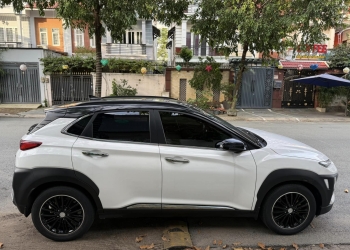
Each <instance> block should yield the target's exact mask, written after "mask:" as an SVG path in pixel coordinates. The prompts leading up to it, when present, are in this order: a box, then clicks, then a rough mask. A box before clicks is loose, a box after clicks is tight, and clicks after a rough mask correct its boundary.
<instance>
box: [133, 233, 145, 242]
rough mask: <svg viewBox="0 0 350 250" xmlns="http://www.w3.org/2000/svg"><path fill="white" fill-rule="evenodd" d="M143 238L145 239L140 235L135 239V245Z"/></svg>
mask: <svg viewBox="0 0 350 250" xmlns="http://www.w3.org/2000/svg"><path fill="white" fill-rule="evenodd" d="M145 237H146V235H140V236H138V237H136V239H135V241H136V243H139V242H141V241H142V240H143V238H145Z"/></svg>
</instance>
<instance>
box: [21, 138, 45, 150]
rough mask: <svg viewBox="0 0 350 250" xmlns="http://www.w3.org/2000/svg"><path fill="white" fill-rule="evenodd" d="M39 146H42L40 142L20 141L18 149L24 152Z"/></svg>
mask: <svg viewBox="0 0 350 250" xmlns="http://www.w3.org/2000/svg"><path fill="white" fill-rule="evenodd" d="M41 144H42V142H38V141H25V140H21V142H20V144H19V148H20V149H21V150H23V151H24V150H28V149H32V148H36V147H39V146H40V145H41Z"/></svg>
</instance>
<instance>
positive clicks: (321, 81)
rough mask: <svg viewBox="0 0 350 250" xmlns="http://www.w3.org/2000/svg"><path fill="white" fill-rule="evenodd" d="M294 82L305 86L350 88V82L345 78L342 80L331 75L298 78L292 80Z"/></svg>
mask: <svg viewBox="0 0 350 250" xmlns="http://www.w3.org/2000/svg"><path fill="white" fill-rule="evenodd" d="M292 81H293V82H298V83H303V84H312V85H317V86H322V87H327V88H331V87H339V86H349V87H350V81H349V80H346V79H344V78H340V77H337V76H333V75H329V74H321V75H315V76H309V77H303V78H297V79H294V80H292Z"/></svg>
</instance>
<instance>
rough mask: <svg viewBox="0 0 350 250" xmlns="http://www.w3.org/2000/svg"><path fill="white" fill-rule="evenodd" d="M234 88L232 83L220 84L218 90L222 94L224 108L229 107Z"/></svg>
mask: <svg viewBox="0 0 350 250" xmlns="http://www.w3.org/2000/svg"><path fill="white" fill-rule="evenodd" d="M234 89H235V85H234V83H224V84H221V87H220V90H221V92H222V93H223V94H224V98H225V100H224V101H223V102H222V105H223V106H224V109H225V110H228V109H230V108H231V104H232V100H233V91H234Z"/></svg>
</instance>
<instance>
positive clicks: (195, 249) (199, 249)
mask: <svg viewBox="0 0 350 250" xmlns="http://www.w3.org/2000/svg"><path fill="white" fill-rule="evenodd" d="M193 249H194V250H202V248H200V247H196V246H193Z"/></svg>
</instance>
